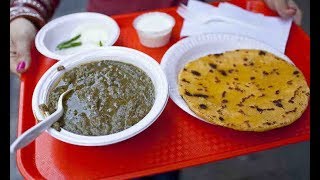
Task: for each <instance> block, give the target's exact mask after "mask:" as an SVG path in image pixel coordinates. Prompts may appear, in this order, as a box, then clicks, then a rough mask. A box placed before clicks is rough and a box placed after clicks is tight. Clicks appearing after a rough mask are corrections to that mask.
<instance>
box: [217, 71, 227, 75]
mask: <svg viewBox="0 0 320 180" xmlns="http://www.w3.org/2000/svg"><path fill="white" fill-rule="evenodd" d="M219 72H220V74H222V75H223V76H227V73H226V71H225V70H219Z"/></svg>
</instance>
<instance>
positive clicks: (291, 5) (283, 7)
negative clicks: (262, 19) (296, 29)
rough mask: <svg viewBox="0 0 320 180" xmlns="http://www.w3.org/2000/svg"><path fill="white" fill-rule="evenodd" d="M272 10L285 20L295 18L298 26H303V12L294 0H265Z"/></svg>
mask: <svg viewBox="0 0 320 180" xmlns="http://www.w3.org/2000/svg"><path fill="white" fill-rule="evenodd" d="M264 1H265V3H266V4H267V5H268V6H269V8H270V9H272V10H275V11H276V12H278V14H279V15H280V16H281V17H283V18H289V17H293V20H294V22H295V23H296V24H298V25H301V20H302V12H301V10H300V9H299V7H298V5H297V4H296V3H295V2H294V1H293V0H264Z"/></svg>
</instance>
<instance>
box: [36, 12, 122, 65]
mask: <svg viewBox="0 0 320 180" xmlns="http://www.w3.org/2000/svg"><path fill="white" fill-rule="evenodd" d="M80 19H81V21H80ZM90 19H96V20H97V21H101V22H102V23H104V24H106V23H107V24H108V26H110V27H111V28H112V32H113V33H112V34H111V35H110V38H109V42H108V43H106V46H112V45H113V44H114V43H115V42H116V41H117V40H118V38H119V36H120V28H119V26H118V24H117V22H116V21H115V20H114V19H112V18H111V17H109V16H107V15H104V14H100V13H95V12H79V13H72V14H68V15H65V16H61V17H59V18H57V19H54V20H52V21H50V22H49V23H47V24H46V25H45V26H43V27H42V28H41V29H40V30H39V32H38V33H37V35H36V37H35V46H36V48H37V50H38V51H39V52H40V53H41V54H43V55H44V56H46V57H49V58H52V59H55V60H58V61H59V60H62V59H67V58H69V57H71V56H72V55H74V54H71V55H60V54H57V53H55V52H53V51H51V50H49V49H48V47H47V45H46V44H45V42H44V40H45V37H46V35H47V33H48V31H50V30H51V29H53V28H57V27H59V26H60V28H61V26H63V24H64V23H66V22H69V21H71V22H72V21H75V24H80V23H83V22H86V20H90ZM77 21H78V22H77ZM72 31H73V29H70V30H68V32H66V33H71V32H72ZM80 53H81V52H80Z"/></svg>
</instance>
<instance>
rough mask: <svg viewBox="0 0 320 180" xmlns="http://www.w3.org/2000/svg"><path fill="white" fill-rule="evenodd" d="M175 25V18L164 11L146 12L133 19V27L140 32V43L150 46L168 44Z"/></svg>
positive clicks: (155, 46)
mask: <svg viewBox="0 0 320 180" xmlns="http://www.w3.org/2000/svg"><path fill="white" fill-rule="evenodd" d="M174 25H175V20H174V18H173V17H172V16H170V15H169V14H167V13H163V12H150V13H144V14H142V15H140V16H138V17H136V18H135V19H134V21H133V27H134V28H135V29H136V31H137V33H138V36H139V40H140V43H141V44H142V45H144V46H146V47H150V48H157V47H162V46H164V45H166V44H167V43H168V42H169V40H170V37H171V32H172V28H173V27H174Z"/></svg>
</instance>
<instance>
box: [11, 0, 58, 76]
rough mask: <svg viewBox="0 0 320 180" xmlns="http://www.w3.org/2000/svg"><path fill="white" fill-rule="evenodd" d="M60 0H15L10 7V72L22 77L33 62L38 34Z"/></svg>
mask: <svg viewBox="0 0 320 180" xmlns="http://www.w3.org/2000/svg"><path fill="white" fill-rule="evenodd" d="M59 2H60V0H13V1H12V2H11V5H10V70H11V72H13V73H15V74H17V75H18V76H20V73H23V72H25V71H26V70H27V69H28V67H29V65H30V62H31V58H30V46H31V43H32V42H33V40H34V37H35V35H36V32H37V30H38V29H40V28H41V27H42V26H44V25H45V23H46V22H47V21H48V20H49V19H50V18H51V17H52V15H53V13H54V10H55V9H56V7H57V6H58V4H59Z"/></svg>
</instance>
